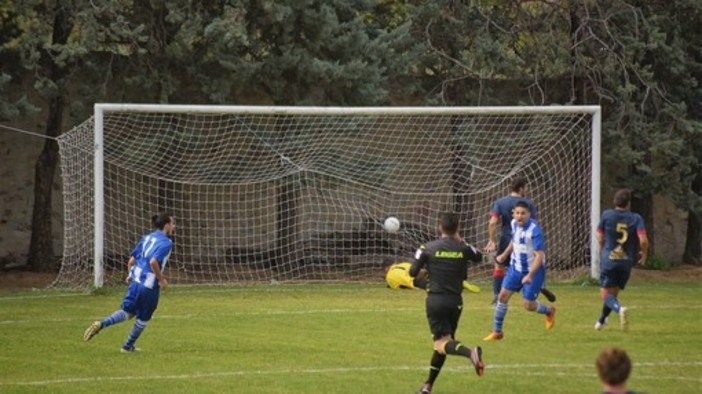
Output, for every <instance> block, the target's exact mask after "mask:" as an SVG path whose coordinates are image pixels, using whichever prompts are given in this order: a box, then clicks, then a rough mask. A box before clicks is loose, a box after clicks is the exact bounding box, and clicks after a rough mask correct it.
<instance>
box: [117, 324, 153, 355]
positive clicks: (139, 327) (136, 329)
mask: <svg viewBox="0 0 702 394" xmlns="http://www.w3.org/2000/svg"><path fill="white" fill-rule="evenodd" d="M147 324H149V322H148V321H142V320H139V319H137V321H135V322H134V325H133V326H132V330H131V331H129V335H128V336H127V342H125V343H124V346H123V347H124V348H127V349H128V348H132V347H134V342H136V340H137V339H139V335H141V333H142V331H144V329H145V328H146V325H147Z"/></svg>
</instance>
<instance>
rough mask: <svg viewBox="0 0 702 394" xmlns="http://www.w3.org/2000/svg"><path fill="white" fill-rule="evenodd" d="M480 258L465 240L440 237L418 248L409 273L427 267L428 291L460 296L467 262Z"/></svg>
mask: <svg viewBox="0 0 702 394" xmlns="http://www.w3.org/2000/svg"><path fill="white" fill-rule="evenodd" d="M481 260H482V254H481V253H480V252H479V251H477V250H476V249H475V248H474V247H472V246H470V245H468V244H466V243H465V241H463V240H461V239H458V238H453V237H442V238H439V239H437V240H435V241H432V242H429V243H427V244H426V245H423V246H421V247H420V248H419V249H418V250H417V253H416V254H415V256H414V259H413V261H412V267H411V268H410V276H413V277H414V276H417V274H419V271H420V270H421V269H422V268H426V270H427V274H428V275H429V284H428V286H427V292H428V293H429V294H454V295H461V293H462V292H463V281H464V280H466V279H467V278H468V265H469V264H470V262H480V261H481Z"/></svg>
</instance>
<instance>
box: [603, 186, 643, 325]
mask: <svg viewBox="0 0 702 394" xmlns="http://www.w3.org/2000/svg"><path fill="white" fill-rule="evenodd" d="M630 201H631V192H630V191H629V190H627V189H621V190H618V191H617V192H616V193H615V194H614V209H608V210H606V211H604V212H603V213H602V218H601V219H600V223H599V224H598V225H597V240H598V242H599V245H600V248H602V252H601V256H600V268H601V272H600V294H601V295H602V300H603V301H604V305H602V314H601V315H600V318H599V319H598V320H597V322H596V323H595V329H596V330H601V329H603V328H604V326H605V325H606V323H607V316H609V314H610V313H611V312H612V311H614V312H616V313H618V314H619V320H620V324H621V327H622V329H624V330H626V329H627V328H628V324H629V319H628V312H629V311H628V310H627V308H626V307H623V306H621V305H620V304H619V299H618V298H617V296H618V295H619V291H620V290H624V287H625V286H626V283H627V282H628V281H629V275H630V274H631V269H632V267H633V266H634V265H635V264H636V263H637V262H638V263H639V264H641V265H645V264H646V257H647V255H648V236H647V235H646V227H645V226H644V222H643V218H641V215H639V214H638V213H634V212H631V211H630V210H629V206H630Z"/></svg>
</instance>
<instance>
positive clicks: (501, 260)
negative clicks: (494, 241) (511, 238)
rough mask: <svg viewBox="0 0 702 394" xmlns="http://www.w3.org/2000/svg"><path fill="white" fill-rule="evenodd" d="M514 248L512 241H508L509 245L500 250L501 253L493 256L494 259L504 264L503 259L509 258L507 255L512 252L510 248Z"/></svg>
mask: <svg viewBox="0 0 702 394" xmlns="http://www.w3.org/2000/svg"><path fill="white" fill-rule="evenodd" d="M513 249H514V246H512V243H511V242H510V244H509V246H507V248H506V249H505V251H504V252H502V254H501V255H499V256H497V257H495V260H497V262H498V263H500V264H504V262H505V261H507V259H508V258H509V255H511V254H512V250H513Z"/></svg>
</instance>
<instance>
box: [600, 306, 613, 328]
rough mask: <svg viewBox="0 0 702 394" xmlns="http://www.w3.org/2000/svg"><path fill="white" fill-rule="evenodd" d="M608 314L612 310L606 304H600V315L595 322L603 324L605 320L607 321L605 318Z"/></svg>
mask: <svg viewBox="0 0 702 394" xmlns="http://www.w3.org/2000/svg"><path fill="white" fill-rule="evenodd" d="M610 313H612V308H610V307H608V306H607V304H602V314H601V315H600V318H599V319H598V320H597V321H598V322H599V323H600V324H605V320H607V316H609V314H610Z"/></svg>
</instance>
